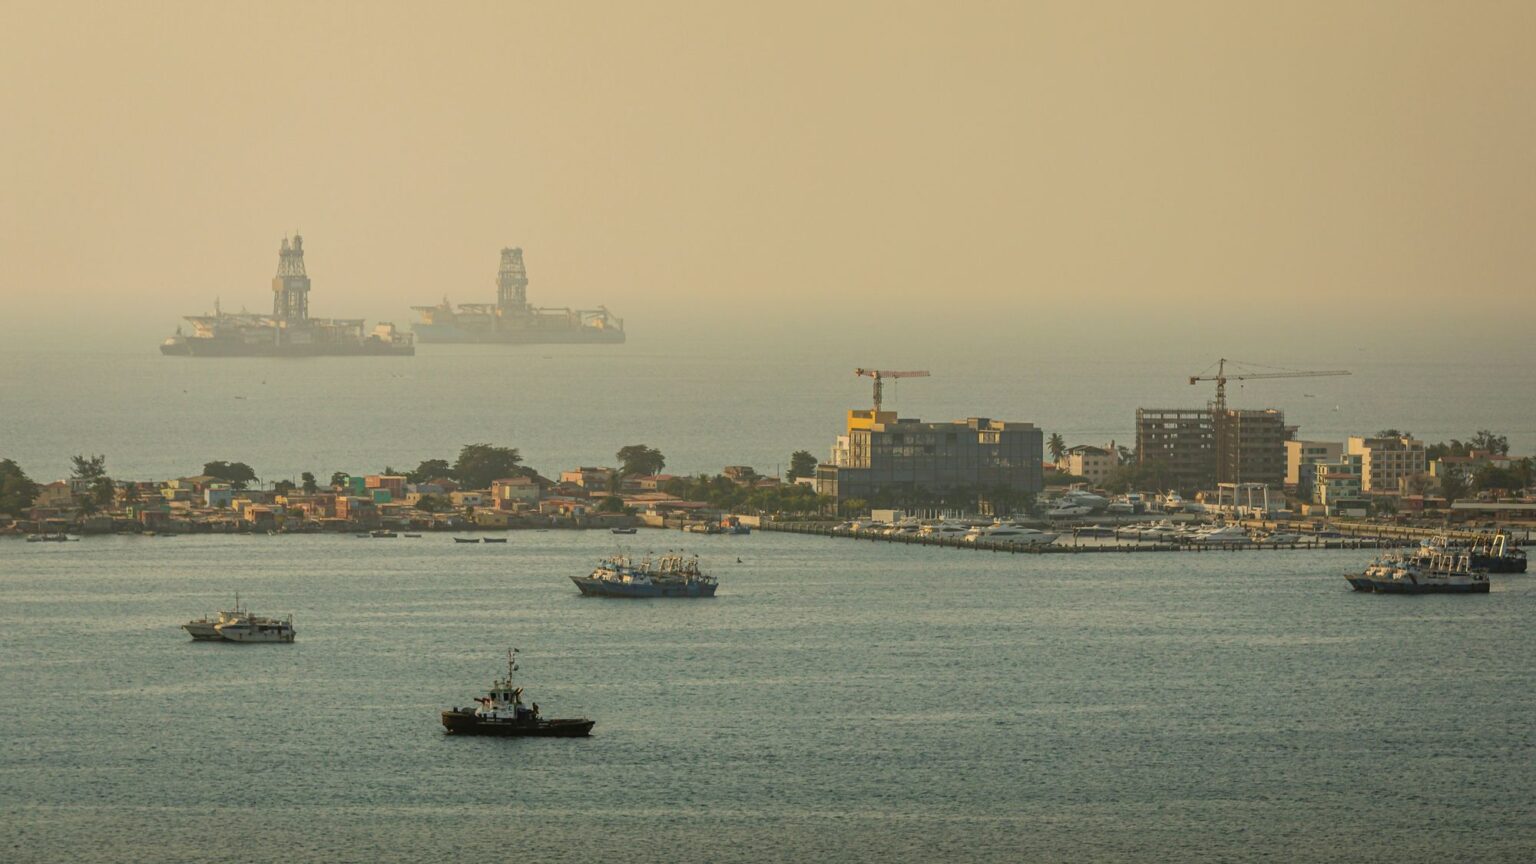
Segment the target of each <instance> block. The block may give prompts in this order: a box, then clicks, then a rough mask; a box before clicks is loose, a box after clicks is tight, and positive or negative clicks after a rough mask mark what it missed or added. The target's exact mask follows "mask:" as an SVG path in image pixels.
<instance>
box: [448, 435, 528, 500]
mask: <svg viewBox="0 0 1536 864" xmlns="http://www.w3.org/2000/svg"><path fill="white" fill-rule="evenodd" d="M522 461H523V457H522V455H521V454H519V453H518V452H517V448H515V447H493V446H492V445H490V444H465V445H464V449H462V450H460V451H459V459H458V461H457V462H455V463H453V477H454V479H456V480H458V481H459V482H460V483H462V484H464V486H465V488H467V489H486V488H489V487H490V485H491V484H492V483H493V482H495V481H497V480H500V479H502V478H504V477H514V476H518V475H520V474H522V473H524V472H522V471H521V470H520V469H519V468H518V463H519V462H522Z"/></svg>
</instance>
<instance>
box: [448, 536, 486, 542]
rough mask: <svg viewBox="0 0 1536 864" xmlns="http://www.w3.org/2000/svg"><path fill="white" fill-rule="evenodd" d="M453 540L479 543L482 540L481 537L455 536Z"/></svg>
mask: <svg viewBox="0 0 1536 864" xmlns="http://www.w3.org/2000/svg"><path fill="white" fill-rule="evenodd" d="M453 542H455V543H479V542H480V538H479V537H455V538H453Z"/></svg>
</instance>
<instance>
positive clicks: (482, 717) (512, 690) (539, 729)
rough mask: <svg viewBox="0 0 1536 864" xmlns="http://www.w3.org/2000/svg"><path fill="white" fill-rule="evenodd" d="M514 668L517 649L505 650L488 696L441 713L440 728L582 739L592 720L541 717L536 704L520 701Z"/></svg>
mask: <svg viewBox="0 0 1536 864" xmlns="http://www.w3.org/2000/svg"><path fill="white" fill-rule="evenodd" d="M516 671H517V649H516V648H513V649H512V650H511V651H508V652H507V675H506V677H505V678H497V679H496V680H495V681H494V682H492V684H491V690H490V693H489V694H488V695H485V696H478V697H476V698H475V701H476V702H477V703H479V707H476V708H451V709H448V710H446V711H444V712H443V714H442V717H443V728H444V729H446V730H447V732H448V734H449V735H499V736H504V737H534V738H584V737H586V736H587V735H590V734H591V733H592V726H593V725H594V724H595V722H596V721H593V720H588V719H586V718H584V717H583V718H572V719H563V720H560V719H556V720H545V719H544V718H543V717H540V716H539V703H537V702H535V703H533V704H532V705H531V706H529V705H524V704H523V688H521V687H518V686H516V685H514V684H513V683H512V675H513V673H515V672H516Z"/></svg>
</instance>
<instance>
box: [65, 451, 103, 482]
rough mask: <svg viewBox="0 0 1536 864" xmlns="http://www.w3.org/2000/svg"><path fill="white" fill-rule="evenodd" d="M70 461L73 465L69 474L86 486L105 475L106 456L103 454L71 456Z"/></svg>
mask: <svg viewBox="0 0 1536 864" xmlns="http://www.w3.org/2000/svg"><path fill="white" fill-rule="evenodd" d="M70 461H71V462H73V463H74V466H75V467H74V470H73V471H72V473H71V476H73V477H74V478H75V479H76V480H80V481H82V482H83V483H84V485H86V486H90V485H91V484H93V483H95V482H96V481H97V480H100V479H101V478H103V477H105V476H107V457H105V456H83V455H81V456H71V457H70Z"/></svg>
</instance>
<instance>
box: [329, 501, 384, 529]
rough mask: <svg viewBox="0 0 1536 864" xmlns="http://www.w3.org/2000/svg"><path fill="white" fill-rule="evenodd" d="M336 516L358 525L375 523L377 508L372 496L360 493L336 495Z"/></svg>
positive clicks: (377, 514)
mask: <svg viewBox="0 0 1536 864" xmlns="http://www.w3.org/2000/svg"><path fill="white" fill-rule="evenodd" d="M336 516H337V518H339V519H346V520H348V521H350V522H355V523H357V524H359V525H369V524H377V523H378V520H379V510H378V507H376V506H375V505H374V503H373V499H372V498H368V497H364V496H362V495H338V496H336Z"/></svg>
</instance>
